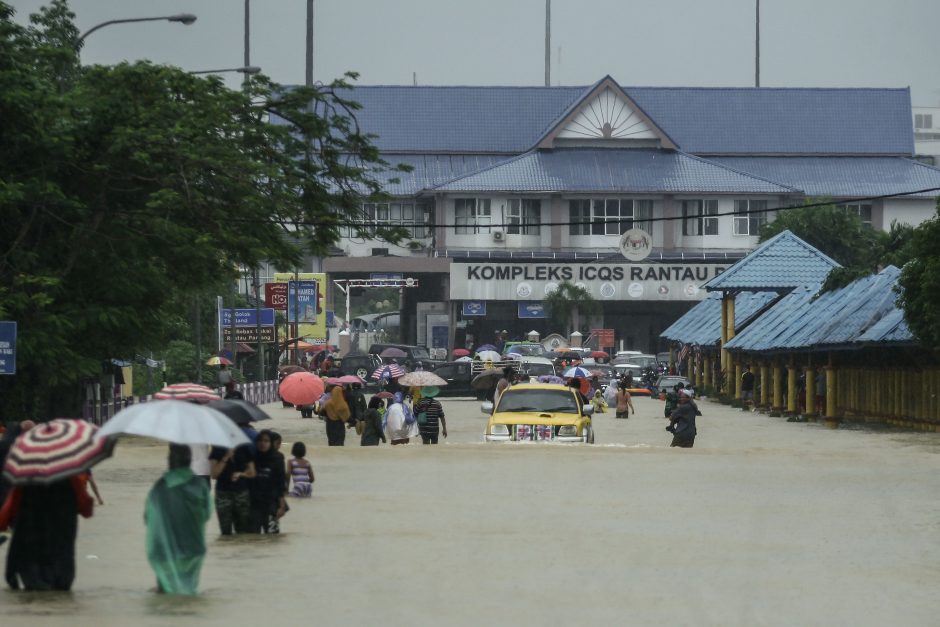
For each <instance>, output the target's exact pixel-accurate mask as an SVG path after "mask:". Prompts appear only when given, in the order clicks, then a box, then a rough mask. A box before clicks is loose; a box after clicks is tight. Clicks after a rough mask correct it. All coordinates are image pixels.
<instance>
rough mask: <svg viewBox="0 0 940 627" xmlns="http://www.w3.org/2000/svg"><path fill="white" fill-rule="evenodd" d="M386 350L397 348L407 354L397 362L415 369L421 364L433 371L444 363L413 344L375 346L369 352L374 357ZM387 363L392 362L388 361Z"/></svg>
mask: <svg viewBox="0 0 940 627" xmlns="http://www.w3.org/2000/svg"><path fill="white" fill-rule="evenodd" d="M386 348H397V349H398V350H400V351H403V352H404V353H405V356H404V357H398V358H397V359H396V361H397V362H398V363H400V364H404V365H406V366H408V368H409V369H411V368H414V367H415V366H416V365H417V364H418V362H421V364H422V365H423V367H424V369H425V370H431V369H432V367H434V366H439V365H441V364H443V363H444V362H443V361H441V360H439V359H431V354H430V353H428V349H426V348H425V347H424V346H414V345H413V344H373V345H372V346H370V347H369V352H370V353H372V354H373V355H381V354H382V351H384V350H385V349H386ZM385 361H391V359H387V360H385Z"/></svg>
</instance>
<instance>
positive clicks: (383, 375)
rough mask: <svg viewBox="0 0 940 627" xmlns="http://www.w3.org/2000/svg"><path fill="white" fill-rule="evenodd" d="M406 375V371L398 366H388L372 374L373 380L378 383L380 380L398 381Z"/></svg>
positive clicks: (381, 367)
mask: <svg viewBox="0 0 940 627" xmlns="http://www.w3.org/2000/svg"><path fill="white" fill-rule="evenodd" d="M404 374H405V369H404V368H402V367H401V366H399V365H398V364H386V365H384V366H380V367H378V368H376V369H375V372H373V373H372V378H373V379H375V380H376V381H378V380H379V379H397V378H398V377H400V376H402V375H404Z"/></svg>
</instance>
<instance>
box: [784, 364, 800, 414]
mask: <svg viewBox="0 0 940 627" xmlns="http://www.w3.org/2000/svg"><path fill="white" fill-rule="evenodd" d="M796 379H797V375H796V358H795V357H790V366H789V367H788V368H787V413H788V414H791V415H793V416H795V415H796V414H798V413H799V412H800V405H799V403H798V402H797V400H796Z"/></svg>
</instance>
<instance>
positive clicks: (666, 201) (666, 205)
mask: <svg viewBox="0 0 940 627" xmlns="http://www.w3.org/2000/svg"><path fill="white" fill-rule="evenodd" d="M676 215H677V213H676V199H675V198H673V197H672V196H670V195H668V194H667V195H665V196H663V217H664V218H666V219H665V220H663V221H662V222H661V224H662V225H663V241H662V249H663V250H674V249H675V248H676V226H675V225H676V224H677V222H678V221H677V220H670V219H669V218H674V217H676ZM650 235H652V233H650ZM655 241H656V238H655V237H654V238H653V242H655Z"/></svg>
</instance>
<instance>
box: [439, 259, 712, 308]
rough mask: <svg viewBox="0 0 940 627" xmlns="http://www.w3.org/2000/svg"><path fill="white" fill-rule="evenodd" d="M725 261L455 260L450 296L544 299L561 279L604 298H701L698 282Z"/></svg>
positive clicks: (596, 296) (702, 294) (478, 298)
mask: <svg viewBox="0 0 940 627" xmlns="http://www.w3.org/2000/svg"><path fill="white" fill-rule="evenodd" d="M726 268H727V266H725V265H709V264H697V265H691V264H681V263H679V264H665V263H663V264H622V263H621V264H596V263H592V264H574V263H550V262H547V263H453V264H451V266H450V298H451V299H452V300H519V301H533V300H540V299H542V298H544V297H545V295H546V294H549V293H551V292H552V291H554V290H555V289H556V288H557V287H558V285H559V284H560V283H562V282H565V281H567V282H569V283H573V284H574V285H577V286H580V287H583V288H584V289H586V290H587V291H588V292H589V293H590V294H591V296H593V297H594V298H595V299H597V300H600V301H605V300H613V301H650V300H653V301H655V300H691V301H696V300H702V299H703V298H705V295H706V294H705V291H704V290H702V289H700V286H701V285H702V284H703V283H705V282H707V281H708V280H709V279H712V278H713V277H715V276H718V275H719V274H721V273H722V272H723V271H724V270H725V269H726Z"/></svg>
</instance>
